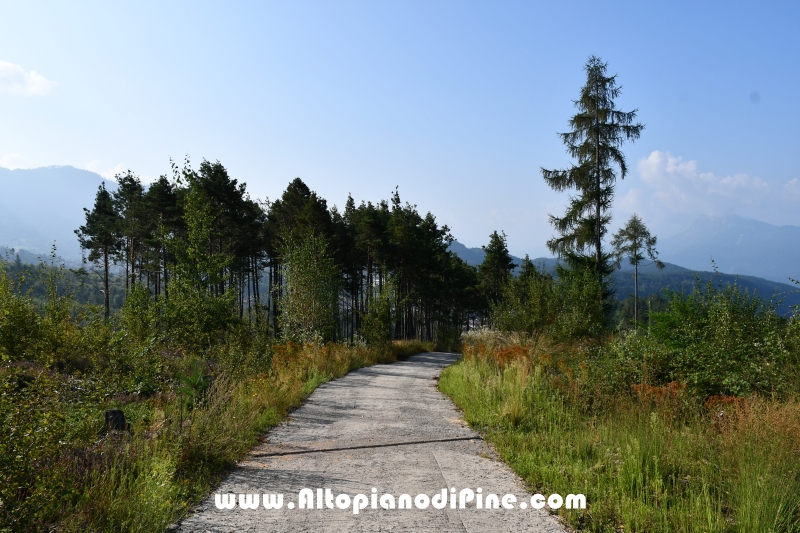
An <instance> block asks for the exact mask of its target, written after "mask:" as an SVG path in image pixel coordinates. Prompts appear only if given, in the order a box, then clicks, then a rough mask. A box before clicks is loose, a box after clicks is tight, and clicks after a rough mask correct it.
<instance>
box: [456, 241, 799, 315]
mask: <svg viewBox="0 0 800 533" xmlns="http://www.w3.org/2000/svg"><path fill="white" fill-rule="evenodd" d="M450 250H452V251H453V252H455V253H456V254H457V255H458V256H459V257H461V258H462V259H464V260H465V261H466V262H467V263H469V264H471V265H479V264H480V262H481V261H483V256H484V252H483V250H482V249H481V248H467V247H466V246H464V245H463V244H461V243H459V242H458V241H455V242H453V244H452V245H451V246H450ZM462 254H463V255H462ZM512 257H513V256H512ZM531 261H533V264H535V265H537V266H538V267H540V268H542V267H543V268H544V269H545V270H546V271H547V272H549V273H551V274H555V271H556V265H557V264H558V260H557V259H555V258H553V257H537V258H536V259H532V260H531ZM514 262H516V263H517V264H519V263H521V262H522V260H521V259H519V258H516V257H515V258H514ZM708 266H711V262H710V261H709V262H708ZM620 267H621V268H620V269H619V270H617V271H615V272H614V274H613V275H612V279H613V286H614V291H615V295H616V297H617V299H619V300H624V299H625V298H628V297H629V296H633V293H634V287H633V266H632V265H631V264H630V263H629V262H628V261H623V262H622V264H621V265H620ZM517 270H518V269H517ZM698 279H699V280H700V283H701V284H703V285H705V284H706V283H708V282H709V281H713V282H714V284H715V285H716V286H720V285H721V286H726V285H731V284H733V283H736V284H738V285H739V286H740V287H742V288H744V289H746V290H747V291H748V292H749V293H750V294H752V293H753V292H754V291H755V292H756V293H758V295H759V296H761V297H763V298H765V299H770V298H771V297H772V296H773V295H775V296H776V298H777V300H779V301H780V300H783V302H782V304H781V305H780V307H779V312H780V313H782V314H786V313H788V312H789V311H790V307H791V306H795V305H800V286H795V285H790V284H787V283H780V282H776V281H774V280H770V279H764V278H760V277H757V276H746V275H737V274H729V273H725V272H721V271H720V272H711V271H708V270H692V269H689V268H684V267H682V266H678V265H675V264H672V263H665V265H664V269H663V270H659V269H657V268H656V266H655V265H654V264H653V263H652V262H649V261H647V262H646V263H645V264H644V265H642V266H640V267H639V296H640V297H642V298H644V297H646V296H648V295H650V294H655V293H659V294H661V295H662V296H663V295H664V292H665V291H664V289H669V290H672V291H675V292H684V293H688V292H690V291H691V290H692V288H693V287H694V286H695V284H696V283H697V280H698Z"/></svg>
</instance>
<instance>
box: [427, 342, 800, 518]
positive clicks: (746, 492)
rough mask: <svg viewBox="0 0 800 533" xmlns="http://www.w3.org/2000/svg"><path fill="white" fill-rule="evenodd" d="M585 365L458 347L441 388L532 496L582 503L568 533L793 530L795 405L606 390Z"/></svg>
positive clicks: (798, 496) (495, 345) (513, 347)
mask: <svg viewBox="0 0 800 533" xmlns="http://www.w3.org/2000/svg"><path fill="white" fill-rule="evenodd" d="M592 353H593V352H592V350H587V349H586V348H582V347H579V346H552V345H548V343H547V342H539V343H538V344H536V345H531V344H526V343H524V342H521V341H520V339H519V338H513V337H505V338H499V337H495V338H494V339H493V341H492V342H485V339H483V340H481V341H480V342H473V343H470V342H467V343H465V346H464V354H465V356H464V359H463V360H462V361H461V362H459V363H458V364H456V365H454V366H452V367H449V368H447V369H446V370H445V371H444V372H443V373H442V377H441V379H440V382H439V384H440V385H439V386H440V388H441V390H442V391H443V392H444V393H445V394H447V395H448V396H450V397H451V398H452V399H453V401H454V402H455V403H456V405H458V406H459V407H460V408H461V409H462V410H463V411H464V415H465V418H466V421H467V422H468V423H469V424H470V425H471V426H472V427H474V428H475V429H477V430H479V431H481V432H482V433H483V434H484V435H485V437H486V439H487V440H488V441H489V442H491V443H492V444H493V445H494V446H495V448H496V449H497V451H498V452H499V453H500V455H501V456H502V457H503V458H504V460H505V461H507V462H508V464H509V465H510V466H511V467H512V468H513V469H514V470H515V471H516V472H517V473H518V474H519V475H520V476H521V477H522V478H523V479H524V480H525V481H526V482H527V483H528V484H529V486H530V487H531V488H532V489H534V490H536V491H538V492H541V493H543V494H549V493H560V494H567V493H583V494H585V495H586V496H587V500H588V507H587V509H586V510H585V511H578V510H564V509H562V510H560V511H559V513H560V514H561V515H562V516H563V517H564V518H565V519H566V520H567V522H568V523H570V524H571V525H572V526H573V527H575V528H576V529H579V530H583V531H648V532H660V531H663V532H668V531H669V532H675V531H686V532H689V531H712V532H716V531H719V532H723V531H724V532H734V531H735V532H756V531H772V532H786V531H798V530H800V455H799V454H800V403H798V402H797V401H796V400H792V399H789V400H783V401H777V400H772V399H767V398H763V397H756V396H753V397H748V398H737V399H734V398H730V397H727V398H725V397H716V398H711V399H710V400H709V401H708V402H705V404H704V403H703V402H698V401H697V399H696V398H692V397H690V396H689V395H688V394H687V393H686V389H685V387H683V386H681V385H680V384H678V383H671V384H669V385H664V386H647V385H638V386H634V387H632V388H630V389H629V390H630V391H632V392H631V393H629V392H628V391H627V390H617V391H614V390H608V387H607V386H605V387H604V383H603V379H602V378H601V377H598V375H597V374H598V373H599V372H600V370H599V369H601V368H606V369H607V368H608V365H607V364H604V362H602V361H598V360H597V359H596V357H594V356H593V355H592ZM605 385H607V383H605Z"/></svg>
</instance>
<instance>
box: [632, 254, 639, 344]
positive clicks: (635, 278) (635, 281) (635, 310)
mask: <svg viewBox="0 0 800 533" xmlns="http://www.w3.org/2000/svg"><path fill="white" fill-rule="evenodd" d="M638 306H639V263H636V264H634V265H633V323H634V324H636V329H639V314H638V311H639V308H638Z"/></svg>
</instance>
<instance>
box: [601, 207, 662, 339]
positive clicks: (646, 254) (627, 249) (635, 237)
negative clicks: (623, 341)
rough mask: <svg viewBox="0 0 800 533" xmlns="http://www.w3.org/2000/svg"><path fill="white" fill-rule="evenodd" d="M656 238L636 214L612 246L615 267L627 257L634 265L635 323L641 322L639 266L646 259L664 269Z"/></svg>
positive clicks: (612, 242)
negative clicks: (657, 249)
mask: <svg viewBox="0 0 800 533" xmlns="http://www.w3.org/2000/svg"><path fill="white" fill-rule="evenodd" d="M656 240H657V238H656V236H655V235H650V230H648V229H647V226H645V225H644V222H643V221H642V219H641V218H639V217H638V216H637V215H636V213H634V214H633V215H632V216H631V218H630V219H629V220H628V222H627V223H626V224H625V226H623V227H622V228H620V229H619V231H618V232H617V233H615V234H614V239H613V240H612V241H611V246H612V247H613V248H614V257H615V265H614V266H615V267H616V268H619V267H620V263H621V262H622V258H623V257H625V256H627V257H628V261H630V263H631V265H633V322H634V324H636V323H637V321H638V320H639V315H638V303H639V265H640V264H641V262H642V261H644V260H645V259H646V258H649V259H650V260H651V261H653V263H655V265H656V268H658V269H659V270H660V269H662V268H664V263H662V262H661V261H659V260H658V252H657V251H656Z"/></svg>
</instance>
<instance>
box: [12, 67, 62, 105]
mask: <svg viewBox="0 0 800 533" xmlns="http://www.w3.org/2000/svg"><path fill="white" fill-rule="evenodd" d="M56 85H57V83H56V82H54V81H50V80H48V79H47V78H45V77H44V76H42V75H41V74H39V73H38V72H36V71H35V70H31V71H30V72H28V71H26V70H25V69H24V68H22V67H21V66H20V65H16V64H14V63H9V62H8V61H0V91H3V92H7V93H14V94H22V95H25V96H43V95H45V94H48V93H50V91H52V90H53V89H54V88H55V86H56Z"/></svg>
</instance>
